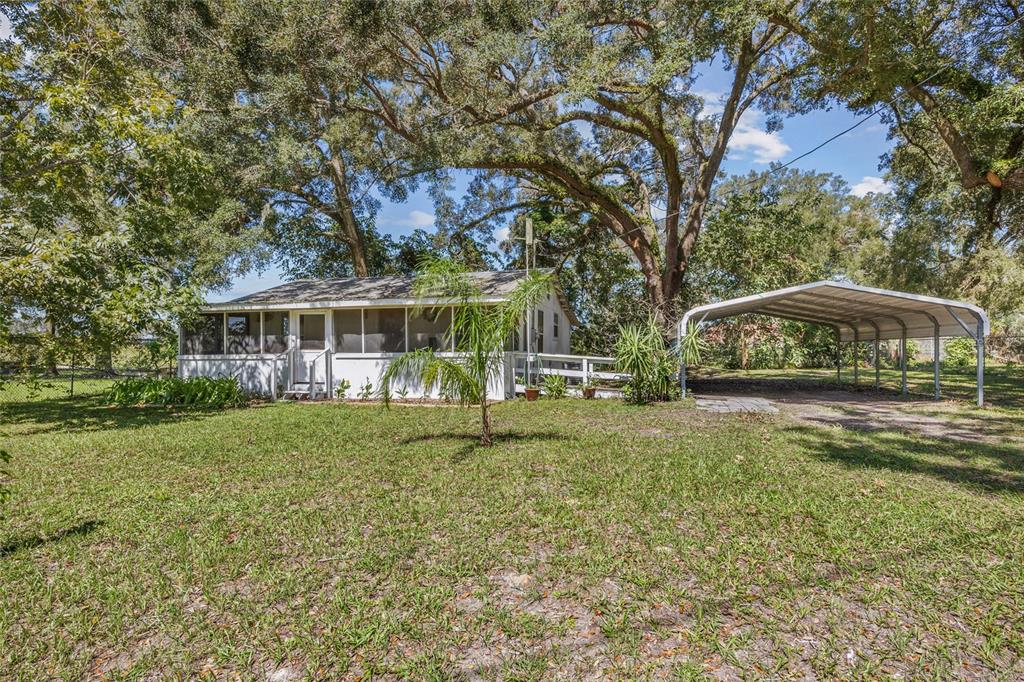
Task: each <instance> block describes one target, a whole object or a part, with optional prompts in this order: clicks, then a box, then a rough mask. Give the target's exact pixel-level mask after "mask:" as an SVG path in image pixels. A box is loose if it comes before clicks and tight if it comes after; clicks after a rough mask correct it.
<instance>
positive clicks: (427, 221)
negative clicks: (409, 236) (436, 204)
mask: <svg viewBox="0 0 1024 682" xmlns="http://www.w3.org/2000/svg"><path fill="white" fill-rule="evenodd" d="M407 220H408V222H409V225H410V226H411V227H430V226H431V225H433V224H434V214H433V213H427V212H426V211H409V217H408V219H407Z"/></svg>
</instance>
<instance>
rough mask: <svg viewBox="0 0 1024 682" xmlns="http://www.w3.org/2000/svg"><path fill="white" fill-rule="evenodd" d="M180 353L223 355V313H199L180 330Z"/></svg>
mask: <svg viewBox="0 0 1024 682" xmlns="http://www.w3.org/2000/svg"><path fill="white" fill-rule="evenodd" d="M181 354H182V355H223V354H224V314H223V313H208V314H204V315H200V316H199V317H197V318H196V319H195V320H194V321H193V322H192V323H191V324H189V325H188V326H185V327H182V330H181Z"/></svg>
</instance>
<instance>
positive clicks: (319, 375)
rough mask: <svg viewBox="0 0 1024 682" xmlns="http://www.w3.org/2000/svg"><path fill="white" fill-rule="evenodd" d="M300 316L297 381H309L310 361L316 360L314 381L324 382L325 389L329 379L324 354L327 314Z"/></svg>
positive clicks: (303, 314) (305, 314)
mask: <svg viewBox="0 0 1024 682" xmlns="http://www.w3.org/2000/svg"><path fill="white" fill-rule="evenodd" d="M298 318H299V319H298V326H297V331H298V335H297V336H298V342H299V343H298V352H297V356H298V357H297V359H298V367H296V368H295V381H297V382H299V383H307V382H309V381H310V377H309V363H310V362H315V364H314V375H315V378H314V379H313V381H315V382H317V383H319V384H322V386H321V389H323V387H324V386H326V381H327V363H326V361H325V360H326V358H325V357H324V355H323V352H324V350H325V349H326V348H327V315H326V314H325V313H299V314H298Z"/></svg>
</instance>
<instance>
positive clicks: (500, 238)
mask: <svg viewBox="0 0 1024 682" xmlns="http://www.w3.org/2000/svg"><path fill="white" fill-rule="evenodd" d="M509 234H511V233H510V232H509V229H508V227H499V228H498V229H497V230H495V231H494V241H496V242H498V243H499V244H500V243H501V242H505V241H508V236H509Z"/></svg>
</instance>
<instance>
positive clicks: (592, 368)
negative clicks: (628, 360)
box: [508, 352, 630, 391]
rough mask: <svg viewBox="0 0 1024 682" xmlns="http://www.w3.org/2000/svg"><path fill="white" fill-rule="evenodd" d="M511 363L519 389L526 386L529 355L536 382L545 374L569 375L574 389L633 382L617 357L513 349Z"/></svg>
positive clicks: (510, 354)
mask: <svg viewBox="0 0 1024 682" xmlns="http://www.w3.org/2000/svg"><path fill="white" fill-rule="evenodd" d="M508 355H509V356H510V363H511V369H512V375H513V377H514V381H513V385H514V388H515V390H516V391H521V390H523V389H524V388H525V386H526V371H527V357H529V360H530V365H529V371H530V375H531V376H532V377H533V383H537V381H538V380H539V379H540V378H541V377H543V376H545V375H552V374H553V375H556V376H563V377H565V378H566V382H567V383H568V384H569V386H570V388H574V387H575V388H578V387H579V386H580V385H587V384H594V383H595V382H600V381H605V382H622V381H629V378H630V375H629V374H627V373H624V372H619V371H616V370H615V358H609V357H601V356H596V355H558V354H554V353H529V354H527V353H521V352H512V353H509V354H508Z"/></svg>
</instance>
